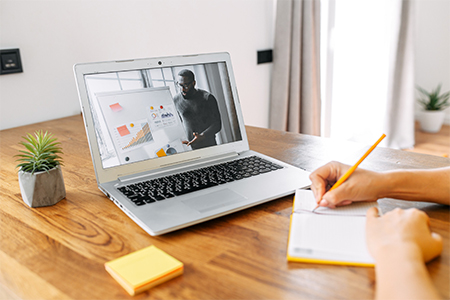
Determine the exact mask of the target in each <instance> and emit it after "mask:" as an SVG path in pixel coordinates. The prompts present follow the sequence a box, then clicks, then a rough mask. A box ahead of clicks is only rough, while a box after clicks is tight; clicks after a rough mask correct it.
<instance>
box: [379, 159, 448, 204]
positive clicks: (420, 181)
mask: <svg viewBox="0 0 450 300" xmlns="http://www.w3.org/2000/svg"><path fill="white" fill-rule="evenodd" d="M381 175H382V176H381V178H382V179H381V181H382V182H381V183H380V186H381V187H382V188H380V193H379V195H378V198H395V199H403V200H413V201H427V202H435V203H440V204H446V205H449V204H450V168H448V167H447V168H440V169H431V170H397V171H389V172H384V173H381Z"/></svg>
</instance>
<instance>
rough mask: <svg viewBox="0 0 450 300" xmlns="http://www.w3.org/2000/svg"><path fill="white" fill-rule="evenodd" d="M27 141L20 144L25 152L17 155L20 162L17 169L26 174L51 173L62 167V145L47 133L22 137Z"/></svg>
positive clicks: (37, 132) (21, 151)
mask: <svg viewBox="0 0 450 300" xmlns="http://www.w3.org/2000/svg"><path fill="white" fill-rule="evenodd" d="M22 138H23V139H24V140H25V141H21V142H19V144H20V145H22V146H24V147H25V150H19V154H17V155H15V156H14V157H16V158H17V159H16V161H17V162H18V164H17V166H16V168H19V169H20V170H22V171H24V172H30V173H32V174H34V173H35V172H41V171H47V172H48V171H49V170H51V169H53V168H54V167H56V166H58V165H62V158H61V157H60V156H59V154H63V152H62V148H61V143H60V142H58V141H57V139H56V138H54V137H53V135H52V134H50V133H48V132H47V131H46V132H45V133H43V131H42V130H41V131H36V132H35V133H34V135H32V134H30V133H28V134H27V135H26V136H25V137H22Z"/></svg>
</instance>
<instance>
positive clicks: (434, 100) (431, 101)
mask: <svg viewBox="0 0 450 300" xmlns="http://www.w3.org/2000/svg"><path fill="white" fill-rule="evenodd" d="M417 90H418V91H419V92H420V93H421V94H422V98H420V99H418V101H419V103H420V104H422V106H423V108H424V109H425V110H443V109H444V108H446V107H447V106H450V103H449V102H448V99H449V98H450V91H449V92H446V93H444V94H441V95H440V92H441V84H439V85H438V86H437V88H436V89H435V90H432V91H431V92H428V91H426V90H425V89H423V88H421V87H420V86H418V87H417Z"/></svg>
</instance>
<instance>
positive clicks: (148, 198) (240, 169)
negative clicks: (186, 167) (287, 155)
mask: <svg viewBox="0 0 450 300" xmlns="http://www.w3.org/2000/svg"><path fill="white" fill-rule="evenodd" d="M282 168H283V167H282V166H280V165H277V164H275V163H272V162H270V161H268V160H265V159H263V158H260V157H258V156H250V157H245V158H241V159H237V160H233V161H230V162H226V163H222V164H218V165H214V166H210V167H205V168H200V169H196V170H193V171H188V172H184V173H179V174H175V175H170V176H166V177H162V178H157V179H152V180H148V181H143V182H138V183H134V184H130V185H127V186H122V187H119V188H118V190H119V191H120V192H122V194H124V195H125V196H126V197H127V198H128V199H130V200H131V201H132V202H133V203H134V204H135V205H137V206H141V205H145V204H148V203H155V202H157V201H163V200H165V199H169V198H172V197H175V196H180V195H184V194H187V193H191V192H195V191H198V190H201V189H205V188H208V187H212V186H216V185H219V184H224V183H227V182H231V181H235V180H241V179H244V178H248V177H252V176H256V175H259V174H263V173H268V172H272V171H275V170H278V169H282Z"/></svg>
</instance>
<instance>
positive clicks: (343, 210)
mask: <svg viewBox="0 0 450 300" xmlns="http://www.w3.org/2000/svg"><path fill="white" fill-rule="evenodd" d="M316 206H317V203H316V199H315V198H314V194H313V192H312V191H310V190H297V191H296V192H295V203H294V212H310V213H312V212H313V210H314V208H315V207H316ZM371 207H378V202H376V201H373V202H354V203H352V204H350V205H344V206H339V207H336V208H328V207H318V208H317V209H315V210H314V213H315V214H324V215H347V216H365V215H366V212H367V210H368V209H369V208H371Z"/></svg>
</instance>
